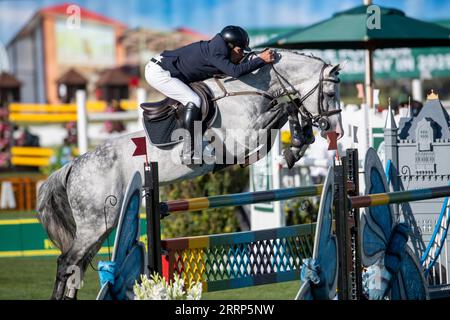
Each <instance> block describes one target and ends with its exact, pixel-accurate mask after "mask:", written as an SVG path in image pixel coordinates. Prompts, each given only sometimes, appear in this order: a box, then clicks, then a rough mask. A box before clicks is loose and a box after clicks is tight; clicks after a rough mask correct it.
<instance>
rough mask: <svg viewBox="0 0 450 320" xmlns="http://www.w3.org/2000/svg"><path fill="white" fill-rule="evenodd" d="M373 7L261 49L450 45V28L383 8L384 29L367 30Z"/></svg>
mask: <svg viewBox="0 0 450 320" xmlns="http://www.w3.org/2000/svg"><path fill="white" fill-rule="evenodd" d="M368 7H369V6H367V5H362V6H358V7H355V8H352V9H349V10H346V11H342V12H338V13H335V14H334V15H333V16H332V17H331V18H330V19H327V20H324V21H322V22H319V23H316V24H313V25H311V26H309V27H307V28H301V29H298V30H293V31H291V32H289V33H286V34H283V35H280V36H277V37H275V38H272V39H270V40H269V41H268V42H266V43H264V44H261V45H260V46H259V47H262V46H266V47H276V48H289V49H305V48H308V49H313V48H315V49H376V48H400V47H409V48H411V47H431V46H433V47H436V46H450V29H448V28H445V27H443V26H440V25H437V24H434V23H429V22H425V21H420V20H417V19H414V18H410V17H407V16H405V14H404V13H403V12H402V11H400V10H397V9H392V8H385V7H379V8H380V28H379V29H376V28H374V29H369V28H367V25H366V23H367V19H368V17H370V16H371V14H370V13H369V14H368V13H367V8H368Z"/></svg>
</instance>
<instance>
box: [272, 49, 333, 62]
mask: <svg viewBox="0 0 450 320" xmlns="http://www.w3.org/2000/svg"><path fill="white" fill-rule="evenodd" d="M275 51H276V52H279V53H283V52H287V53H293V54H296V55H299V56H303V57H306V58H311V59H314V60H318V61H320V62H322V63H324V64H326V65H330V64H329V63H328V62H326V61H325V60H323V59H322V58H320V57H318V56H315V55H314V54H313V53H312V52H309V53H305V52H300V51H297V50H288V49H275Z"/></svg>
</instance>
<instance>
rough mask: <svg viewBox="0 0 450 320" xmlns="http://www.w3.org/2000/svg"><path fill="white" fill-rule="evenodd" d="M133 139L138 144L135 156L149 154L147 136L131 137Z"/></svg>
mask: <svg viewBox="0 0 450 320" xmlns="http://www.w3.org/2000/svg"><path fill="white" fill-rule="evenodd" d="M131 140H132V141H133V142H134V144H135V145H136V150H134V153H133V157H135V156H143V155H145V156H147V144H146V141H145V137H139V138H131Z"/></svg>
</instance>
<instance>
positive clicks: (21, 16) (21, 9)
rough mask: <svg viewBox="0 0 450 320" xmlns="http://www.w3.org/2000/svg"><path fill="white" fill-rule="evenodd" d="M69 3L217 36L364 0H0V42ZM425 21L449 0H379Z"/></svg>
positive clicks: (131, 21) (444, 11)
mask: <svg viewBox="0 0 450 320" xmlns="http://www.w3.org/2000/svg"><path fill="white" fill-rule="evenodd" d="M64 2H70V3H76V4H79V5H80V6H82V7H85V8H87V9H89V10H92V11H96V12H98V13H101V14H103V15H105V16H108V17H111V18H114V19H117V20H119V21H122V22H124V23H125V24H127V25H128V26H129V27H137V26H141V27H146V28H153V29H160V30H170V29H173V28H176V27H181V26H183V27H188V28H192V29H194V30H197V31H199V32H202V33H204V34H207V35H214V34H215V33H217V32H218V31H220V29H221V28H222V27H223V26H225V25H228V24H236V25H241V26H243V27H246V28H256V27H281V26H295V25H308V24H311V23H315V22H318V21H320V20H323V19H326V18H329V17H330V16H331V15H332V14H333V13H334V12H336V11H341V10H345V9H348V8H351V7H353V6H357V5H360V4H362V2H363V1H362V0H256V1H255V0H109V1H105V0H75V1H63V0H0V41H1V42H3V43H4V44H6V43H7V42H8V41H9V40H10V39H11V38H12V37H13V36H14V34H15V33H16V32H17V31H18V30H19V29H20V28H21V27H22V26H23V25H24V23H25V22H26V21H27V20H28V19H29V18H30V17H31V16H32V15H33V13H34V12H36V11H37V10H39V9H40V8H42V7H45V6H50V5H55V4H60V3H64ZM373 2H374V4H379V5H382V6H387V7H394V8H398V9H400V10H403V11H404V12H405V13H406V14H407V15H409V16H412V17H415V18H418V19H424V20H435V19H449V20H450V0H391V1H388V0H378V1H377V0H375V1H373Z"/></svg>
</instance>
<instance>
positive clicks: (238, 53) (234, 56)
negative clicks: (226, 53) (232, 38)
mask: <svg viewBox="0 0 450 320" xmlns="http://www.w3.org/2000/svg"><path fill="white" fill-rule="evenodd" d="M243 57H244V50H242V48H241V47H237V46H236V47H234V48H233V49H232V50H231V62H233V63H239V61H241V59H242V58H243Z"/></svg>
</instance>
